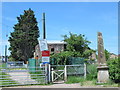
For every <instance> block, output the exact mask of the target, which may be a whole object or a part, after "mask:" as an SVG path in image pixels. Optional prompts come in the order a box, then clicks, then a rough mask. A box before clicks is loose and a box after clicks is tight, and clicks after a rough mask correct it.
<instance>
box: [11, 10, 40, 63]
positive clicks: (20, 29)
mask: <svg viewBox="0 0 120 90" xmlns="http://www.w3.org/2000/svg"><path fill="white" fill-rule="evenodd" d="M17 20H18V23H17V24H15V25H14V27H13V28H14V32H12V33H11V36H10V37H9V42H10V48H9V50H10V51H11V57H12V58H14V59H15V60H16V61H17V60H20V61H24V62H25V63H26V61H27V60H28V58H31V57H33V53H34V51H35V46H36V45H37V44H38V40H37V38H38V37H39V30H38V26H37V24H38V23H37V21H36V18H35V15H34V11H32V10H31V9H29V10H24V14H23V15H20V16H19V17H17Z"/></svg>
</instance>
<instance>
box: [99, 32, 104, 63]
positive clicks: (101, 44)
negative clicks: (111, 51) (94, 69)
mask: <svg viewBox="0 0 120 90" xmlns="http://www.w3.org/2000/svg"><path fill="white" fill-rule="evenodd" d="M98 65H106V59H105V52H104V46H103V38H102V33H101V32H98Z"/></svg>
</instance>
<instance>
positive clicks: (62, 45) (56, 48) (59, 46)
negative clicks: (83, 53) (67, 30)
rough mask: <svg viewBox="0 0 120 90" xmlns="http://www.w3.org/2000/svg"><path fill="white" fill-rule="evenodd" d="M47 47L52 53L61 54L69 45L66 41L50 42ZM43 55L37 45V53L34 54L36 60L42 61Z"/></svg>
mask: <svg viewBox="0 0 120 90" xmlns="http://www.w3.org/2000/svg"><path fill="white" fill-rule="evenodd" d="M47 45H48V50H49V51H50V53H59V52H61V51H64V50H65V49H66V45H67V43H66V42H64V41H58V40H48V41H47ZM41 55H42V54H41V51H40V46H39V45H36V47H35V52H34V58H36V57H37V58H38V59H40V58H41V57H42V56H41Z"/></svg>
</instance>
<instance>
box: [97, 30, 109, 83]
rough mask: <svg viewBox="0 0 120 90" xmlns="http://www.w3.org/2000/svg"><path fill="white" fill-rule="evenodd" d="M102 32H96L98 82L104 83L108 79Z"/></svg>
mask: <svg viewBox="0 0 120 90" xmlns="http://www.w3.org/2000/svg"><path fill="white" fill-rule="evenodd" d="M103 45H104V44H103V38H102V33H101V32H98V67H97V70H98V75H97V79H98V83H106V82H107V81H108V80H109V72H108V66H107V64H106V58H105V52H104V46H103Z"/></svg>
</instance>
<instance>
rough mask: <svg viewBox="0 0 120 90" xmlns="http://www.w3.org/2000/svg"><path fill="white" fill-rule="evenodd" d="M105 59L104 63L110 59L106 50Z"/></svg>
mask: <svg viewBox="0 0 120 90" xmlns="http://www.w3.org/2000/svg"><path fill="white" fill-rule="evenodd" d="M105 58H106V61H108V60H109V59H110V53H109V52H108V50H106V49H105Z"/></svg>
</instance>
